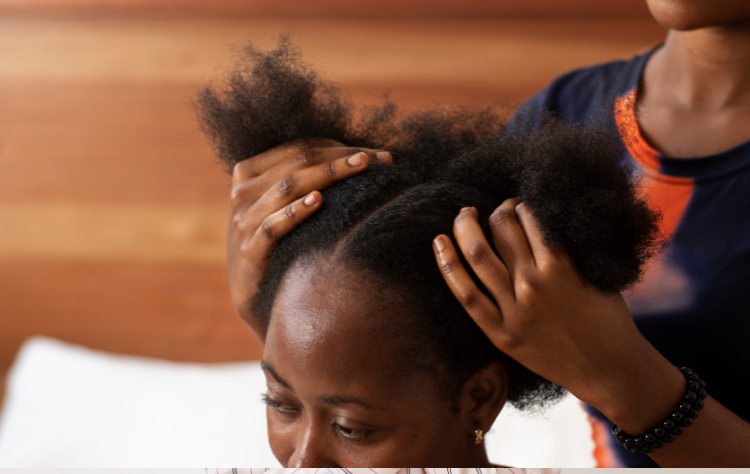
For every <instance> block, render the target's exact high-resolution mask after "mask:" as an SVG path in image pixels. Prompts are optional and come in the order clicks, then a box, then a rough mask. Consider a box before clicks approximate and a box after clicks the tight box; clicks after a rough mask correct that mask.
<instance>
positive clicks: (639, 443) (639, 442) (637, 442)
mask: <svg viewBox="0 0 750 474" xmlns="http://www.w3.org/2000/svg"><path fill="white" fill-rule="evenodd" d="M644 444H646V440H645V439H643V436H636V437H635V445H636V446H643V445H644Z"/></svg>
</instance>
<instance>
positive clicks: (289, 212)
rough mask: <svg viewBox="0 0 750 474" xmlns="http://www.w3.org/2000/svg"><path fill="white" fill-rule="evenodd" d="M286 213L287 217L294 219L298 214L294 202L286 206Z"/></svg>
mask: <svg viewBox="0 0 750 474" xmlns="http://www.w3.org/2000/svg"><path fill="white" fill-rule="evenodd" d="M284 214H286V217H287V218H289V219H294V216H296V215H297V211H296V210H295V209H294V203H291V204H289V205H288V206H286V207H285V208H284Z"/></svg>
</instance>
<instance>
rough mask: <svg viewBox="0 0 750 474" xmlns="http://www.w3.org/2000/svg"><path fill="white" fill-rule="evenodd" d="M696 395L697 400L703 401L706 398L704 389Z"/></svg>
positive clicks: (706, 393)
mask: <svg viewBox="0 0 750 474" xmlns="http://www.w3.org/2000/svg"><path fill="white" fill-rule="evenodd" d="M696 394H697V395H698V398H700V399H701V400H704V399H705V398H706V397H707V396H708V392H706V389H705V388H701V389H699V390H698V391H697V392H696Z"/></svg>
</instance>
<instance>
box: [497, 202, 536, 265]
mask: <svg viewBox="0 0 750 474" xmlns="http://www.w3.org/2000/svg"><path fill="white" fill-rule="evenodd" d="M517 204H518V199H516V198H512V199H507V200H506V201H505V202H503V203H502V204H501V205H500V206H499V207H498V208H497V209H495V211H494V212H493V213H492V215H491V216H490V229H491V231H492V241H493V243H494V244H495V248H496V249H497V251H498V253H499V254H500V258H502V260H503V262H504V263H505V266H506V267H507V268H508V271H509V272H510V276H511V278H512V279H515V277H516V276H517V275H518V274H519V272H522V271H523V269H524V268H525V267H526V266H528V265H535V262H534V256H533V254H532V253H531V248H530V247H529V242H528V240H527V239H526V234H525V233H524V231H523V228H522V227H521V224H520V223H519V222H518V218H517V216H516V205H517Z"/></svg>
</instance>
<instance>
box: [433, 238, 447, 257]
mask: <svg viewBox="0 0 750 474" xmlns="http://www.w3.org/2000/svg"><path fill="white" fill-rule="evenodd" d="M432 243H433V245H435V250H437V253H443V250H444V249H445V241H444V240H443V236H442V235H438V236H437V237H435V240H434V241H433V242H432Z"/></svg>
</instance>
